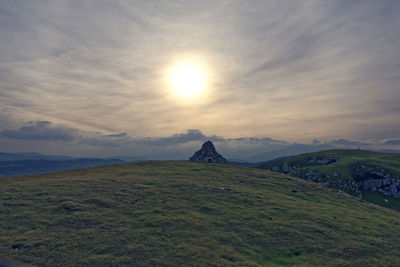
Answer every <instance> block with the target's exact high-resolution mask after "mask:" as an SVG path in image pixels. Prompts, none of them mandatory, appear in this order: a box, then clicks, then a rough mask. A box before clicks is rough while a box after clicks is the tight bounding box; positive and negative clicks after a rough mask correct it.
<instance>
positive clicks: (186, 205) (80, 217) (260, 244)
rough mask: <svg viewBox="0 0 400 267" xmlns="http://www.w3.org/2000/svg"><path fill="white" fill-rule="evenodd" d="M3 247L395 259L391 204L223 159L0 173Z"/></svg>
mask: <svg viewBox="0 0 400 267" xmlns="http://www.w3.org/2000/svg"><path fill="white" fill-rule="evenodd" d="M0 214H1V216H0V255H1V256H3V257H6V258H9V259H14V260H19V261H21V262H26V263H31V264H37V265H40V266H83V265H85V266H87V265H89V266H110V265H111V266H117V265H129V266H131V265H135V266H193V265H196V266H217V265H218V266H220V265H238V266H282V265H296V266H310V265H311V266H312V265H314V266H324V265H329V266H343V265H351V266H377V265H380V266H399V265H400V244H399V242H398V240H399V238H400V216H399V213H398V212H395V211H393V210H389V209H385V208H382V207H379V206H375V205H372V204H369V203H366V202H364V201H362V200H359V199H357V198H354V197H351V196H348V195H344V194H341V193H338V192H337V191H334V190H331V189H328V188H326V187H323V186H321V185H319V184H316V183H310V182H307V181H304V180H301V179H297V178H291V177H288V176H285V175H283V174H278V173H271V172H269V171H265V170H260V169H250V168H244V167H235V166H230V165H226V164H201V163H192V162H144V163H130V164H121V165H114V166H105V167H94V168H88V169H80V170H73V171H64V172H58V173H51V174H45V175H35V176H25V177H9V178H3V179H0Z"/></svg>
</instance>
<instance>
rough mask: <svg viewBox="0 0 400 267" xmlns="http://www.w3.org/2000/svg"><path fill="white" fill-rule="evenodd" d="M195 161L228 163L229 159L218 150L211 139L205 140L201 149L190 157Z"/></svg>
mask: <svg viewBox="0 0 400 267" xmlns="http://www.w3.org/2000/svg"><path fill="white" fill-rule="evenodd" d="M189 160H190V161H194V162H203V163H227V162H228V161H227V160H226V159H225V158H224V157H223V156H221V155H220V154H219V153H218V152H217V151H216V150H215V147H214V145H213V143H212V142H211V141H207V142H205V143H204V144H203V145H202V146H201V149H200V150H198V151H196V153H194V155H193V156H192V157H191V158H190V159H189Z"/></svg>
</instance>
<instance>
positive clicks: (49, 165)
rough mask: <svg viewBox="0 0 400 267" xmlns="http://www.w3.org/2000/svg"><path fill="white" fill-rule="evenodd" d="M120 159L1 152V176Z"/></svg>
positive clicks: (111, 162) (47, 170)
mask: <svg viewBox="0 0 400 267" xmlns="http://www.w3.org/2000/svg"><path fill="white" fill-rule="evenodd" d="M122 162H124V161H123V160H120V159H96V158H73V157H68V156H55V155H42V154H39V153H1V152H0V177H4V176H14V175H27V174H39V173H47V172H54V171H62V170H72V169H79V168H85V167H94V166H103V165H110V164H117V163H122Z"/></svg>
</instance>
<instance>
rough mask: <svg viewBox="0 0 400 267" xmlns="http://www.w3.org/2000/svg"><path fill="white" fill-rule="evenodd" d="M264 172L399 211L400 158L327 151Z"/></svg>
mask: <svg viewBox="0 0 400 267" xmlns="http://www.w3.org/2000/svg"><path fill="white" fill-rule="evenodd" d="M261 168H263V169H268V170H273V171H276V172H281V173H285V174H289V175H291V176H295V177H299V178H303V179H306V180H309V181H314V182H318V183H321V184H324V185H327V186H329V187H331V188H336V189H341V190H343V191H345V192H347V193H349V194H352V195H355V196H358V197H362V198H363V199H365V200H367V201H370V202H372V203H375V204H378V205H382V206H385V207H388V208H394V209H397V210H400V181H399V180H400V154H395V153H381V152H372V151H366V150H354V149H353V150H350V149H336V150H326V151H320V152H315V153H306V154H302V155H298V156H292V157H287V158H281V159H277V160H273V161H269V162H267V163H265V164H264V165H262V166H261ZM397 181H399V182H397Z"/></svg>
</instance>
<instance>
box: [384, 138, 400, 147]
mask: <svg viewBox="0 0 400 267" xmlns="http://www.w3.org/2000/svg"><path fill="white" fill-rule="evenodd" d="M385 145H395V146H399V145H400V139H391V140H387V141H386V142H385Z"/></svg>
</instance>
